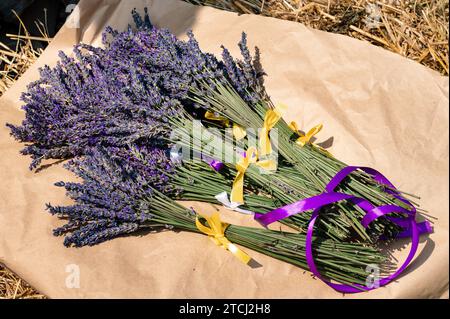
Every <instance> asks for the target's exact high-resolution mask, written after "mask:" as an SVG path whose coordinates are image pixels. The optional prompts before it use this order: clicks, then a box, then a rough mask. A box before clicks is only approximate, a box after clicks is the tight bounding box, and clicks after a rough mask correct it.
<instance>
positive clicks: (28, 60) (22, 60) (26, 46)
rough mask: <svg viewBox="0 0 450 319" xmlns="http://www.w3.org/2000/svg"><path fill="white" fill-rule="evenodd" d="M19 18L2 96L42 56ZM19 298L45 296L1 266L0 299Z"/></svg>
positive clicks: (4, 60) (1, 51)
mask: <svg viewBox="0 0 450 319" xmlns="http://www.w3.org/2000/svg"><path fill="white" fill-rule="evenodd" d="M16 16H17V15H16ZM17 18H18V19H19V21H20V24H21V28H20V30H19V32H18V34H17V35H7V36H8V37H10V38H11V39H13V40H16V41H17V42H16V47H15V50H11V49H10V48H9V47H7V46H6V45H5V44H3V43H1V42H0V66H1V68H0V96H2V95H3V93H4V92H5V91H6V90H7V89H8V88H9V87H10V86H11V85H12V84H14V82H15V81H16V80H17V79H18V78H19V77H20V76H21V75H22V74H23V73H25V71H26V70H27V69H28V67H29V66H30V65H32V64H33V63H34V62H35V61H36V59H37V58H38V57H39V55H40V54H41V50H35V49H34V48H33V44H32V42H31V40H32V39H35V38H36V37H31V36H30V35H29V34H28V31H27V30H26V28H25V26H24V24H23V23H22V21H21V20H20V18H19V17H17ZM37 25H38V28H39V30H41V33H42V37H37V39H39V40H45V41H50V39H49V37H48V36H47V33H46V28H45V27H44V25H43V24H42V23H38V24H37ZM19 298H20V299H43V298H45V296H43V295H41V294H39V293H38V292H37V291H36V290H34V289H33V288H32V287H30V285H29V284H27V283H26V282H25V281H23V280H22V279H20V278H19V277H18V276H17V275H15V274H14V273H12V272H11V271H9V270H8V269H7V268H5V267H4V266H3V265H2V264H0V299H19Z"/></svg>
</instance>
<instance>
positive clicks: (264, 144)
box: [259, 109, 281, 156]
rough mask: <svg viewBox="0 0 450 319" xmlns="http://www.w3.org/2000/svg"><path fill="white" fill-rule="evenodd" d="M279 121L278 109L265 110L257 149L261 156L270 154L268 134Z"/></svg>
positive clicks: (270, 146) (270, 145)
mask: <svg viewBox="0 0 450 319" xmlns="http://www.w3.org/2000/svg"><path fill="white" fill-rule="evenodd" d="M280 119H281V112H280V111H279V110H278V109H274V110H272V109H269V110H267V112H266V115H265V117H264V124H263V128H262V130H261V136H260V138H259V149H260V152H261V155H262V156H264V155H268V154H270V153H272V143H270V139H269V133H270V130H271V129H272V128H273V127H274V126H275V124H277V122H278V121H279V120H280Z"/></svg>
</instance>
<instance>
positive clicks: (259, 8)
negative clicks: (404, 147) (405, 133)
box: [185, 0, 449, 75]
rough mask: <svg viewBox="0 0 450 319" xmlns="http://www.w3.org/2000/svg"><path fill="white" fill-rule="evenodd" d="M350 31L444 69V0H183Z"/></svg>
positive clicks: (329, 30) (366, 39)
mask: <svg viewBox="0 0 450 319" xmlns="http://www.w3.org/2000/svg"><path fill="white" fill-rule="evenodd" d="M185 1H187V2H190V3H194V4H202V5H208V6H212V7H215V8H219V9H224V10H229V11H235V12H238V13H243V14H250V13H252V14H262V15H265V16H270V17H275V18H280V19H285V20H291V21H297V22H301V23H303V24H305V25H307V26H310V27H313V28H315V29H319V30H324V31H328V32H334V33H339V34H345V35H349V36H351V37H354V38H357V39H361V40H365V41H369V42H370V43H372V44H375V45H378V46H381V47H383V48H385V49H387V50H390V51H392V52H395V53H398V54H400V55H402V56H405V57H407V58H409V59H412V60H414V61H417V62H419V63H421V64H423V65H426V66H428V67H430V68H431V69H433V70H436V71H438V72H440V73H441V74H443V75H448V73H449V62H448V22H449V21H448V14H449V11H448V7H449V2H448V0H381V1H374V0H371V1H367V0H185Z"/></svg>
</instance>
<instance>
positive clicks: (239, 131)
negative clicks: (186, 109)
mask: <svg viewBox="0 0 450 319" xmlns="http://www.w3.org/2000/svg"><path fill="white" fill-rule="evenodd" d="M205 119H207V120H210V121H219V122H221V123H222V125H223V126H225V127H229V126H230V120H229V119H227V118H226V117H224V116H220V115H216V114H214V113H213V112H210V111H207V112H206V113H205ZM246 135H247V132H246V131H245V130H244V129H243V128H242V126H239V125H237V124H236V123H233V136H234V137H235V138H236V140H238V141H239V140H242V139H243V138H244V137H245V136H246Z"/></svg>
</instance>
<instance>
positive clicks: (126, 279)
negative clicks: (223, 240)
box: [0, 0, 449, 298]
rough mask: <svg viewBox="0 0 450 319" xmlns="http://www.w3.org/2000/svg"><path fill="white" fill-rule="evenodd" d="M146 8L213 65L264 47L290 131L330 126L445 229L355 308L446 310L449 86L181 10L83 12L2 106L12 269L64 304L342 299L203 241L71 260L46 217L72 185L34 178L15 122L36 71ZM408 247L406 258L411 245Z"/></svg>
mask: <svg viewBox="0 0 450 319" xmlns="http://www.w3.org/2000/svg"><path fill="white" fill-rule="evenodd" d="M145 6H147V7H148V8H149V10H150V14H151V17H152V20H153V22H154V23H155V24H156V25H157V26H161V27H168V28H169V29H170V30H172V31H173V32H174V33H175V34H177V35H179V36H184V33H185V32H186V31H187V30H188V29H190V28H192V29H193V30H194V32H195V34H196V36H197V38H198V40H199V42H200V45H201V47H202V48H203V49H204V50H206V51H210V52H213V53H219V52H220V48H219V47H220V45H221V44H224V45H225V46H227V47H229V48H231V49H232V50H231V51H232V53H234V54H237V53H238V52H237V51H238V50H237V46H236V44H237V42H238V40H239V38H240V34H241V32H242V31H245V32H247V33H248V38H249V44H250V47H253V46H254V45H257V46H258V47H259V48H260V49H261V52H262V59H263V60H262V62H263V65H264V66H265V70H266V72H267V74H268V77H267V79H266V85H267V90H268V92H269V93H270V94H271V96H272V98H273V100H274V101H275V102H283V103H285V104H287V105H289V112H288V116H287V117H288V118H287V119H288V120H296V121H298V123H299V125H301V127H302V128H310V127H311V126H313V125H315V124H317V123H323V124H324V125H325V128H324V130H323V131H322V132H321V133H320V135H319V142H320V141H323V140H326V139H327V138H329V137H333V139H334V141H333V146H332V147H331V151H332V152H333V153H334V154H335V155H336V156H337V157H338V158H340V159H342V160H344V161H345V162H346V163H348V164H351V165H365V166H371V167H374V168H377V169H378V170H380V171H382V172H383V173H384V174H385V175H386V176H388V177H389V178H390V179H391V180H392V181H393V183H394V184H395V185H397V186H398V187H399V188H400V189H402V190H404V191H410V192H414V193H416V194H420V195H421V197H422V200H421V204H422V206H423V207H424V208H426V209H427V210H428V211H429V212H430V213H431V215H433V216H434V217H436V218H437V220H436V221H435V224H434V227H435V232H434V234H431V235H430V236H429V237H425V238H424V239H423V240H422V241H421V246H420V249H419V252H420V253H419V254H418V257H416V259H415V261H414V262H413V264H412V265H411V267H410V268H409V269H408V271H407V272H406V273H405V275H404V276H402V277H401V278H400V279H399V280H397V281H396V282H394V283H392V284H390V285H388V286H387V287H384V288H380V289H378V290H376V291H373V292H370V293H363V294H357V295H346V296H345V298H355V297H356V298H379V297H383V298H438V297H446V298H448V277H449V265H448V249H449V247H448V242H449V233H448V215H449V199H448V178H449V174H448V164H449V163H448V119H449V117H448V87H449V81H448V78H446V77H442V76H440V75H438V74H437V73H436V72H433V71H431V70H429V69H427V68H425V67H423V66H421V65H419V64H417V63H414V62H412V61H409V60H407V59H405V58H402V57H400V56H398V55H395V54H393V53H390V52H388V51H385V50H383V49H381V48H378V47H374V46H372V45H370V44H368V43H365V42H361V41H358V40H355V39H352V38H349V37H345V36H340V35H335V34H329V33H324V32H320V31H316V30H311V29H308V28H306V27H305V26H303V25H301V24H299V23H293V22H287V21H282V20H276V19H272V18H265V17H259V16H254V15H244V16H238V15H237V14H233V13H228V12H223V11H218V10H214V9H211V8H205V7H196V6H191V5H188V4H186V3H184V2H178V1H174V0H170V1H169V0H155V1H151V0H148V1H140V0H127V1H120V0H110V1H101V0H90V1H86V0H83V1H81V3H80V5H79V7H80V16H81V27H80V28H79V29H74V28H69V27H68V25H67V24H66V26H65V27H63V29H62V30H61V31H60V32H59V34H58V35H57V36H56V37H55V39H54V40H53V42H52V43H51V44H50V46H49V47H48V48H47V49H46V51H45V52H44V54H43V55H42V57H41V58H40V59H39V60H38V62H37V63H36V64H35V65H34V66H33V67H32V68H31V69H30V70H29V71H28V72H27V73H26V74H25V75H24V76H23V77H22V78H21V79H20V80H19V81H18V82H17V83H16V84H15V86H13V87H12V88H11V89H10V90H9V91H8V92H7V93H6V94H5V95H4V96H3V97H2V99H1V100H0V123H1V125H0V150H1V156H0V178H1V183H0V261H1V262H3V263H5V264H6V265H7V266H8V267H10V268H11V269H14V271H16V272H17V273H18V274H19V275H20V276H22V277H23V278H24V279H25V280H27V281H28V282H30V284H31V285H33V286H34V287H36V288H37V289H38V290H40V291H41V292H42V293H44V294H46V295H48V296H49V297H53V298H62V297H65V298H80V297H81V298H85V297H100V298H103V297H105V298H110V297H122V298H134V297H144V298H146V297H149V298H167V297H175V298H185V297H187V298H208V297H210V298H229V297H230V298H231V297H233V298H313V297H321V298H339V297H342V294H339V293H336V292H335V291H333V290H332V289H331V288H329V287H328V286H326V285H325V284H323V283H322V282H320V281H319V280H316V279H313V278H312V277H311V275H310V274H309V273H308V272H304V271H303V270H302V269H299V268H296V267H294V266H291V265H288V264H286V263H283V262H280V261H277V260H274V259H271V258H269V257H266V256H263V255H260V254H257V253H255V252H250V253H251V255H252V256H253V257H254V258H255V259H256V260H257V261H258V262H259V263H261V264H262V265H263V267H261V268H258V269H251V268H249V267H245V266H243V265H242V264H240V263H239V262H238V261H237V260H236V259H235V258H234V257H233V256H232V255H231V254H230V253H227V252H226V251H225V250H223V249H219V248H218V247H216V246H215V245H214V244H213V243H212V242H211V241H210V240H208V239H207V238H206V237H205V236H201V235H197V234H189V233H174V232H165V233H159V234H147V235H142V236H140V237H137V236H133V237H127V238H120V239H116V240H113V241H110V242H107V243H104V244H101V245H99V246H96V247H92V248H82V249H74V248H72V249H67V248H64V247H63V245H62V238H55V237H53V236H52V229H53V228H54V227H55V226H57V225H59V224H61V221H58V220H57V219H56V218H54V217H52V216H50V215H49V214H48V213H46V212H45V211H44V207H45V203H47V202H51V203H54V204H57V203H59V204H65V203H69V200H68V199H67V198H66V197H65V195H64V191H63V190H61V189H59V188H56V187H54V186H53V183H54V182H56V181H60V180H70V179H73V177H72V176H71V175H70V174H69V173H68V172H66V171H65V170H64V169H63V168H62V167H61V165H60V164H58V165H53V166H51V167H48V168H47V169H44V170H42V171H40V172H39V173H34V172H30V171H29V170H28V165H29V158H27V157H23V156H20V155H19V150H20V149H21V148H22V145H20V144H18V143H16V142H15V141H14V140H13V139H12V138H11V137H10V136H9V131H8V129H7V128H5V125H4V124H5V123H6V122H9V123H15V124H18V123H20V122H21V120H22V118H23V116H24V115H23V112H22V111H21V110H20V107H21V102H20V101H19V95H20V92H22V91H24V90H25V87H26V85H27V84H28V83H29V82H30V81H33V80H36V79H37V78H38V72H37V68H38V67H41V66H43V65H45V64H50V65H54V64H55V62H56V59H57V51H58V50H64V51H66V52H71V48H72V45H73V44H75V43H77V42H79V41H82V42H85V43H96V44H99V43H100V39H101V33H102V30H103V29H104V27H105V26H107V25H112V26H114V27H116V28H118V29H120V30H121V29H123V28H125V27H126V26H127V24H128V23H130V22H131V16H130V11H131V9H132V8H134V7H136V8H138V9H139V10H140V12H143V8H144V7H145ZM72 25H73V24H72ZM195 207H197V208H198V209H199V210H200V211H202V212H210V211H212V210H213V207H212V206H211V205H206V204H195ZM222 212H223V215H224V216H225V218H226V219H228V220H231V221H233V222H238V223H244V224H248V225H255V224H254V223H253V222H252V221H249V220H248V217H247V216H238V215H237V214H236V213H232V212H228V211H225V210H222ZM255 226H256V225H255ZM401 244H402V245H403V246H404V247H403V250H402V251H401V253H400V254H399V256H400V258H401V257H405V256H406V254H407V249H406V248H407V245H409V242H408V241H403V242H402V243H401ZM400 246H401V245H400ZM71 265H77V266H78V267H79V270H80V287H79V288H68V287H67V285H66V281H67V280H69V279H70V275H71V274H73V273H72V272H71V271H73V270H74V268H71V267H72V266H71ZM69 287H70V285H69Z"/></svg>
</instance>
